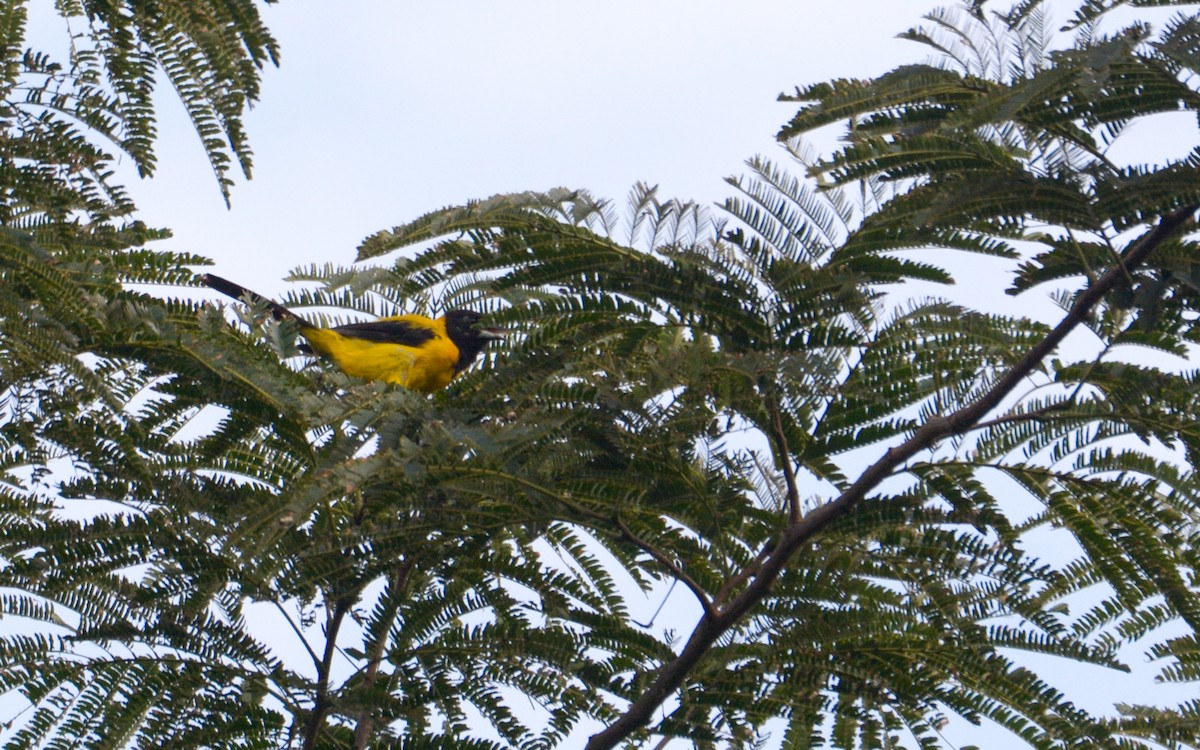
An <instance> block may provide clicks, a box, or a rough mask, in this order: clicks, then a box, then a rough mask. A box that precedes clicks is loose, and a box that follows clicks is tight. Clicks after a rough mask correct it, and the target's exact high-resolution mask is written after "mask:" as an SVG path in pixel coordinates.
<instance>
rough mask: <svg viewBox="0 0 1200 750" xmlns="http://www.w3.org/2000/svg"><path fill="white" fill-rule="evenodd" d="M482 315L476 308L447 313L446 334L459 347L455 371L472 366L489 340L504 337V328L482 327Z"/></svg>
mask: <svg viewBox="0 0 1200 750" xmlns="http://www.w3.org/2000/svg"><path fill="white" fill-rule="evenodd" d="M481 317H483V316H481V315H480V314H479V313H477V312H475V311H474V310H450V311H449V312H447V313H446V335H447V336H449V337H450V340H451V341H453V342H454V345H455V346H456V347H458V362H457V363H455V365H454V371H455V372H462V371H463V370H465V369H467V368H468V367H470V366H471V363H472V362H474V361H475V358H476V357H477V356H479V353H480V352H481V351H483V347H485V346H487V343H488V342H489V341H492V340H493V339H499V338H503V337H504V329H503V328H480V327H479V319H480V318H481Z"/></svg>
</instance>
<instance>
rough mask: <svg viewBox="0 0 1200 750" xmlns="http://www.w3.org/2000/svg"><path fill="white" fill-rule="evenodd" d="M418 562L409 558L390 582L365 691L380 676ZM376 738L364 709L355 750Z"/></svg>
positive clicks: (370, 654) (356, 729) (363, 749)
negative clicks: (389, 640)
mask: <svg viewBox="0 0 1200 750" xmlns="http://www.w3.org/2000/svg"><path fill="white" fill-rule="evenodd" d="M416 560H417V559H416V557H415V556H409V557H408V558H407V559H405V560H404V561H403V562H401V563H400V564H399V565H398V566H396V570H395V571H394V572H393V573H392V578H391V580H390V581H388V588H389V590H388V591H387V592H386V593H387V595H389V596H391V597H392V601H391V603H389V604H388V610H387V614H386V615H385V616H383V617H381V618H380V623H382V630H381V631H380V633H379V638H378V639H377V640H376V641H375V642H374V643H372V644H371V647H370V651H369V652H368V653H367V668H366V670H365V671H364V672H363V679H362V685H363V689H370V688H371V687H372V686H374V684H375V680H376V679H377V678H378V676H379V664H380V663H381V662H382V661H383V651H384V649H385V648H386V647H387V643H388V632H389V631H390V630H391V625H390V623H391V621H392V620H393V619H395V617H396V612H397V611H398V610H399V609H400V600H401V594H402V593H403V591H404V589H405V588H407V587H408V576H409V574H411V573H412V571H413V567H414V566H415V565H416ZM374 736H375V719H374V717H372V716H371V713H370V711H368V710H367V709H365V708H364V709H363V710H362V711H361V712H359V715H358V724H357V725H356V726H355V727H354V750H366V748H367V747H368V746H370V744H371V740H372V738H373V737H374Z"/></svg>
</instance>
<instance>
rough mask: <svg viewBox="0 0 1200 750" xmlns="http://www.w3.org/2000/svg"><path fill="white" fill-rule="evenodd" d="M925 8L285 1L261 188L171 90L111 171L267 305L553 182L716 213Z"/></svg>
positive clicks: (916, 50)
mask: <svg viewBox="0 0 1200 750" xmlns="http://www.w3.org/2000/svg"><path fill="white" fill-rule="evenodd" d="M43 4H44V5H45V6H47V8H49V3H43ZM936 5H939V3H937V2H932V1H930V2H926V1H925V0H911V1H910V0H842V1H841V2H828V1H826V2H814V1H812V0H741V1H740V2H730V1H729V0H652V1H651V2H646V1H645V0H617V1H610V2H605V3H587V4H584V3H578V2H562V0H505V1H504V2H494V1H493V2H483V1H481V0H480V1H476V0H469V1H468V0H463V1H460V2H403V3H401V2H371V3H369V2H364V1H361V0H343V1H342V2H338V3H329V2H321V1H319V0H283V2H280V3H279V4H278V5H275V6H270V7H266V8H265V9H264V11H263V13H264V16H265V20H266V22H267V25H268V26H269V27H270V28H271V29H272V31H273V32H274V34H275V36H276V37H277V39H278V40H279V42H280V45H281V47H282V66H281V68H280V69H278V70H276V69H269V70H267V71H266V72H265V75H264V78H265V80H264V86H263V96H262V100H261V102H260V103H259V104H258V105H257V106H256V107H255V109H254V110H253V111H252V112H251V113H250V115H249V117H248V130H249V135H250V138H251V144H252V147H253V149H254V152H255V159H254V161H255V167H254V178H253V180H252V181H250V182H245V181H239V184H237V185H236V186H235V187H234V189H233V195H232V203H233V205H232V208H231V209H227V208H226V206H225V204H224V202H223V200H222V198H221V195H220V192H219V190H218V188H217V185H216V182H215V180H214V178H213V176H212V173H211V171H210V169H209V166H208V163H207V161H206V160H205V158H204V155H203V152H202V151H201V148H200V145H199V142H198V140H197V137H196V136H195V134H194V132H193V131H192V129H191V125H190V123H189V122H188V121H187V120H186V118H185V117H184V116H183V111H182V108H181V107H180V106H179V105H178V103H177V102H176V101H174V99H173V98H172V95H171V92H170V91H169V90H168V89H166V88H164V90H163V91H162V96H160V98H159V112H160V116H161V120H160V126H161V132H162V137H161V139H160V141H159V144H158V155H159V167H158V174H157V175H156V176H155V177H154V178H153V179H152V180H138V179H137V178H136V177H134V176H133V175H132V174H131V173H130V171H129V170H128V169H126V174H127V175H128V176H127V177H126V178H125V179H124V182H125V184H126V185H127V186H128V188H129V189H130V191H131V193H132V194H133V196H134V199H135V201H136V202H137V204H138V206H139V207H140V209H141V211H140V217H141V218H142V219H143V220H144V221H146V222H147V223H148V224H150V225H152V226H159V227H167V228H170V229H171V230H172V231H173V232H174V233H175V237H174V239H172V240H170V241H169V242H167V243H163V244H162V245H161V246H162V247H169V248H172V249H176V250H181V251H188V252H194V253H198V254H200V255H204V256H208V257H210V258H212V259H213V260H214V261H215V263H216V270H217V272H218V273H220V274H221V275H224V276H228V277H229V278H232V279H235V280H238V281H240V282H242V283H244V284H246V285H247V286H250V287H252V288H255V289H257V290H259V291H261V292H264V293H267V294H278V293H279V292H280V291H282V290H283V289H284V288H285V286H286V284H285V282H284V281H283V278H284V276H285V275H286V274H287V273H288V271H289V270H291V269H293V268H295V267H297V266H300V265H306V264H310V263H326V262H328V263H334V264H349V263H351V262H352V261H353V260H354V256H355V249H356V247H357V245H358V243H359V242H360V241H361V240H362V239H363V238H364V237H366V236H367V235H369V234H372V233H373V232H375V231H377V230H380V229H384V228H388V227H391V226H393V225H395V224H399V223H402V222H406V221H409V220H411V219H413V218H415V217H417V216H419V215H420V214H422V213H425V212H427V211H430V210H433V209H436V208H439V207H442V206H445V205H449V204H458V203H462V202H465V201H467V200H470V199H472V198H482V197H486V196H488V195H492V194H495V193H501V192H511V191H521V190H543V189H548V188H551V187H556V186H565V187H569V188H587V189H589V190H591V191H592V192H593V193H594V194H596V195H598V196H602V197H609V198H613V199H617V200H622V201H623V199H624V197H625V195H626V193H627V191H628V190H629V188H630V186H632V185H633V183H635V182H636V181H639V180H642V181H645V182H647V183H651V184H659V185H660V186H661V189H662V193H663V195H664V196H665V197H680V198H686V199H695V200H699V201H704V202H715V201H718V200H720V199H721V198H722V197H724V196H725V195H726V193H727V191H726V186H725V185H724V183H723V178H724V177H725V176H727V175H732V174H737V173H740V172H741V171H742V164H741V163H742V160H743V159H745V158H747V157H749V156H751V155H753V154H755V153H764V154H767V155H776V156H779V157H782V153H781V152H780V151H779V147H778V146H777V145H776V143H775V141H774V133H775V132H776V131H777V130H778V128H779V127H780V126H781V125H782V124H783V123H784V122H785V121H787V120H788V119H789V118H790V117H791V115H792V114H793V113H794V111H795V105H792V104H781V103H779V102H777V101H775V99H776V96H777V95H778V94H779V93H780V92H782V91H788V90H791V89H792V88H793V87H794V86H796V85H798V84H807V83H814V82H819V81H822V80H826V79H829V78H834V77H865V76H870V75H874V74H878V73H882V72H884V71H886V70H888V69H889V68H892V67H894V66H896V65H898V64H901V63H905V62H919V61H923V60H924V59H925V58H926V49H925V48H923V47H920V46H918V45H916V44H913V43H910V42H905V41H902V40H898V39H896V38H895V36H896V34H897V33H898V32H900V31H903V30H905V29H907V28H909V27H910V26H912V25H915V24H917V23H918V22H919V21H920V16H921V15H922V14H923V13H925V12H927V11H928V10H930V9H932V8H933V7H935V6H936ZM43 10H46V9H43ZM56 26H57V28H56ZM33 31H34V33H35V34H41V33H43V32H49V33H59V34H61V22H60V21H58V20H57V19H56V18H55V17H54V16H53V15H52V14H51V13H43V15H41V16H35V18H34V29H33ZM126 166H127V165H126ZM972 262H979V261H978V260H974V261H972ZM991 286H992V287H994V288H995V291H996V292H998V291H999V288H998V287H996V285H991ZM680 597H681V599H680V601H681V603H682V600H683V599H686V597H685V596H683V595H680ZM680 626H681V627H685V626H687V624H686V623H683V624H681V625H680ZM1079 674H1081V675H1087V676H1088V677H1087V679H1088V680H1091V679H1092V678H1093V677H1095V678H1096V679H1100V676H1099V672H1098V670H1091V669H1086V668H1083V669H1082V671H1080V672H1079ZM1142 682H1143V684H1145V681H1142ZM1097 684H1103V683H1097ZM1139 689H1140V688H1139ZM1147 689H1148V686H1147ZM1113 697H1116V696H1112V695H1108V694H1106V691H1105V688H1103V687H1101V688H1099V689H1098V690H1092V691H1089V692H1088V693H1087V694H1085V696H1084V701H1083V702H1084V703H1085V705H1086V706H1087V707H1088V708H1090V709H1092V710H1105V709H1106V708H1107V707H1109V706H1111V703H1112V698H1113ZM1125 698H1126V699H1131V700H1139V699H1142V700H1148V699H1149V698H1148V695H1147V694H1145V693H1141V694H1138V695H1126V696H1125Z"/></svg>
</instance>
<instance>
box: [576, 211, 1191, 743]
mask: <svg viewBox="0 0 1200 750" xmlns="http://www.w3.org/2000/svg"><path fill="white" fill-rule="evenodd" d="M1198 208H1200V206H1189V207H1186V208H1183V209H1180V210H1178V211H1174V212H1172V213H1170V214H1167V215H1166V216H1163V217H1162V219H1161V220H1160V221H1159V223H1158V224H1157V225H1156V226H1155V227H1154V228H1153V229H1151V230H1149V231H1148V232H1146V233H1145V234H1144V235H1142V236H1141V238H1139V239H1138V240H1137V241H1136V242H1134V243H1133V244H1132V245H1130V246H1129V248H1128V249H1127V250H1126V252H1125V253H1124V254H1123V255H1122V257H1121V260H1122V261H1123V262H1122V263H1118V264H1116V265H1115V266H1113V268H1111V269H1109V270H1108V271H1107V272H1106V273H1105V274H1104V275H1103V276H1101V277H1100V278H1099V279H1097V280H1096V281H1095V282H1094V283H1092V284H1090V285H1088V287H1087V288H1086V289H1084V291H1083V292H1082V293H1081V294H1080V295H1079V296H1078V297H1076V299H1075V304H1074V305H1072V307H1071V309H1070V311H1068V313H1067V314H1066V316H1065V317H1064V318H1063V319H1062V320H1061V321H1060V322H1059V324H1058V325H1057V326H1055V327H1054V329H1053V330H1051V331H1050V333H1049V334H1047V335H1046V338H1044V339H1042V340H1041V341H1040V342H1038V344H1037V345H1036V346H1034V347H1033V348H1032V349H1030V350H1029V351H1028V352H1026V353H1025V356H1023V357H1021V359H1020V360H1019V361H1018V362H1017V363H1016V364H1015V365H1013V367H1012V368H1011V369H1010V370H1009V371H1008V372H1006V373H1005V374H1004V375H1003V376H1002V377H1001V378H1000V379H999V380H997V381H996V383H995V385H993V386H992V387H991V388H990V389H989V390H988V391H987V393H985V394H983V396H981V397H980V398H979V400H978V401H976V402H975V403H973V404H969V405H967V406H964V407H963V408H961V409H959V410H957V411H955V412H954V413H952V414H950V415H949V416H946V417H936V418H934V419H931V420H930V421H928V422H926V423H925V424H924V425H922V426H921V427H920V428H919V429H918V430H917V431H916V432H915V433H913V435H912V437H910V438H909V439H907V440H905V441H904V442H903V443H901V444H900V445H898V446H895V447H893V448H889V449H888V450H887V452H886V453H884V455H883V457H882V458H880V459H879V460H878V461H876V462H875V463H874V464H872V465H871V466H870V467H868V468H867V469H866V470H865V471H864V472H863V473H862V474H861V475H860V476H859V477H858V479H857V480H855V481H854V483H853V484H851V485H850V486H849V487H847V488H846V490H845V491H844V492H842V494H841V495H840V496H838V497H837V498H836V499H834V500H833V501H831V502H829V503H827V504H825V505H822V506H820V507H819V508H816V509H815V510H813V511H811V512H810V513H808V514H807V515H805V516H804V517H803V518H800V519H799V520H797V521H796V522H794V523H792V524H790V525H789V526H788V527H787V529H786V530H785V531H784V533H783V536H782V537H781V538H780V539H779V541H778V542H777V543H776V544H775V545H774V547H773V548H772V549H771V551H770V552H769V553H768V554H767V555H766V557H765V559H763V561H762V564H761V566H760V567H759V569H758V571H757V572H756V573H755V574H754V577H753V579H752V580H750V582H749V585H747V586H746V588H745V589H743V590H742V591H741V593H739V594H738V595H737V596H735V597H734V598H733V599H731V600H730V601H729V603H728V604H727V605H726V606H724V607H722V608H721V610H720V612H719V613H718V614H716V615H711V614H709V613H708V612H705V614H704V615H703V616H702V617H701V618H700V622H698V623H697V624H696V627H695V629H694V630H693V631H692V634H691V636H690V637H689V638H688V641H687V643H686V644H684V647H683V650H682V651H680V652H679V655H678V656H676V657H675V658H674V659H672V660H671V661H669V662H667V663H666V664H664V665H663V666H662V667H661V668H660V669H659V670H658V673H657V674H656V675H655V678H654V681H653V682H651V683H650V685H649V686H647V687H646V689H645V690H644V691H643V692H642V693H641V695H639V696H638V697H637V698H636V699H635V700H634V701H633V702H632V703H631V704H630V705H629V708H628V709H626V711H625V713H623V714H622V715H621V716H620V717H619V718H618V719H617V720H616V721H614V722H613V723H612V724H610V725H608V727H606V728H605V729H604V730H602V731H600V732H598V733H597V734H595V735H592V737H591V739H590V740H589V741H588V744H587V746H586V750H607V749H608V748H613V747H616V746H617V744H618V743H619V742H621V741H622V740H624V739H625V738H627V737H629V735H631V734H633V733H634V732H635V731H637V730H638V729H640V728H641V727H644V726H646V725H647V724H648V723H649V721H650V719H651V717H652V716H653V715H654V712H655V711H656V710H657V709H658V707H659V706H660V705H662V703H663V701H665V700H666V699H667V697H668V696H670V695H671V693H673V692H674V691H675V690H677V689H679V687H680V686H681V685H683V682H684V680H685V679H686V678H687V675H688V674H689V673H690V672H691V671H692V669H693V668H694V667H695V666H696V664H697V663H699V662H700V660H701V659H703V658H704V656H705V654H707V653H708V651H709V649H710V648H711V647H712V645H713V644H714V643H715V642H716V641H717V639H718V638H720V637H721V636H722V635H725V634H726V633H727V632H728V631H729V630H730V629H731V628H732V627H733V626H734V625H736V624H737V623H738V621H739V620H741V618H742V617H744V616H745V615H746V613H747V612H749V611H750V610H751V609H752V608H753V607H754V606H755V605H757V604H758V603H759V602H760V601H762V600H763V599H764V598H765V597H766V596H767V594H768V593H770V590H771V587H772V585H773V584H774V583H775V580H776V579H777V578H778V577H779V574H780V573H781V572H782V571H783V568H784V566H785V565H786V564H787V562H788V561H789V560H790V559H791V558H792V556H793V555H795V553H796V552H797V551H798V550H799V549H800V548H801V546H802V545H803V544H804V543H805V542H807V541H808V540H809V539H811V538H812V537H813V536H815V535H816V534H818V533H820V532H821V531H823V530H825V529H826V528H828V527H829V526H830V525H831V524H833V523H834V522H835V521H837V520H838V519H840V518H843V517H844V516H846V515H847V514H849V513H850V511H851V510H853V509H854V507H855V506H856V505H857V504H858V503H859V502H860V501H861V500H862V499H863V498H865V497H866V496H867V493H868V492H870V491H871V490H873V489H875V487H877V486H878V485H879V483H880V482H882V481H883V480H884V479H886V478H887V477H888V476H889V475H891V474H892V472H894V471H895V470H896V469H897V468H898V467H900V466H901V465H903V464H904V462H905V461H907V460H908V459H910V458H912V457H913V456H915V455H917V454H918V453H921V452H923V451H926V450H929V449H930V448H932V447H933V446H934V445H935V444H936V443H937V442H939V441H941V440H944V439H945V438H948V437H952V436H955V435H961V434H963V433H964V432H966V431H968V430H970V429H971V428H972V427H973V426H974V425H975V424H976V423H978V422H979V421H980V420H982V419H983V418H984V417H985V416H986V415H987V414H988V413H989V412H991V411H992V410H993V409H995V408H996V407H997V406H999V405H1000V403H1001V402H1002V401H1003V400H1004V398H1005V397H1006V396H1007V395H1008V394H1009V393H1010V392H1011V391H1012V390H1013V389H1014V388H1016V387H1017V385H1018V384H1020V383H1021V381H1023V380H1024V379H1025V378H1026V377H1027V376H1028V375H1029V374H1030V373H1031V372H1033V370H1034V369H1035V368H1037V367H1038V365H1039V364H1041V362H1042V360H1044V359H1045V358H1046V357H1047V356H1048V355H1049V354H1050V353H1051V352H1053V351H1054V350H1055V349H1056V348H1057V347H1058V345H1059V344H1061V343H1062V341H1063V340H1064V339H1065V338H1066V337H1067V335H1068V334H1070V333H1071V332H1072V331H1073V330H1075V328H1077V327H1078V326H1079V325H1080V324H1081V323H1083V322H1084V321H1085V320H1086V319H1087V317H1088V315H1089V314H1091V311H1092V309H1093V308H1094V307H1095V306H1096V305H1097V304H1098V303H1099V302H1100V300H1101V299H1103V298H1104V296H1105V295H1106V294H1108V293H1109V292H1110V291H1111V290H1112V288H1113V287H1114V286H1115V285H1116V283H1117V282H1118V281H1119V280H1121V279H1123V278H1124V277H1125V275H1126V274H1127V273H1129V272H1130V271H1132V270H1134V269H1136V268H1137V267H1138V266H1140V265H1141V264H1142V263H1144V262H1145V261H1146V259H1147V258H1148V257H1149V256H1150V254H1151V253H1152V252H1154V250H1155V249H1156V248H1157V247H1158V246H1159V245H1161V244H1162V243H1163V242H1165V241H1167V240H1169V239H1171V238H1172V237H1175V236H1177V235H1178V234H1179V233H1180V232H1181V231H1186V230H1189V229H1192V228H1194V227H1195V219H1194V214H1195V212H1196V211H1197V209H1198Z"/></svg>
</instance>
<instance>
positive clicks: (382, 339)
mask: <svg viewBox="0 0 1200 750" xmlns="http://www.w3.org/2000/svg"><path fill="white" fill-rule="evenodd" d="M333 330H334V331H336V332H337V333H340V334H341V335H343V336H345V337H346V338H351V339H364V340H366V341H374V342H377V343H380V344H403V345H404V346H420V345H421V344H424V343H425V342H426V341H429V340H430V339H432V338H433V337H434V335H435V334H434V332H433V331H431V330H429V329H428V328H421V327H420V326H415V325H412V324H411V323H408V322H406V321H403V320H369V321H366V322H364V323H349V324H347V325H344V326H338V327H337V328H334V329H333Z"/></svg>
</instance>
